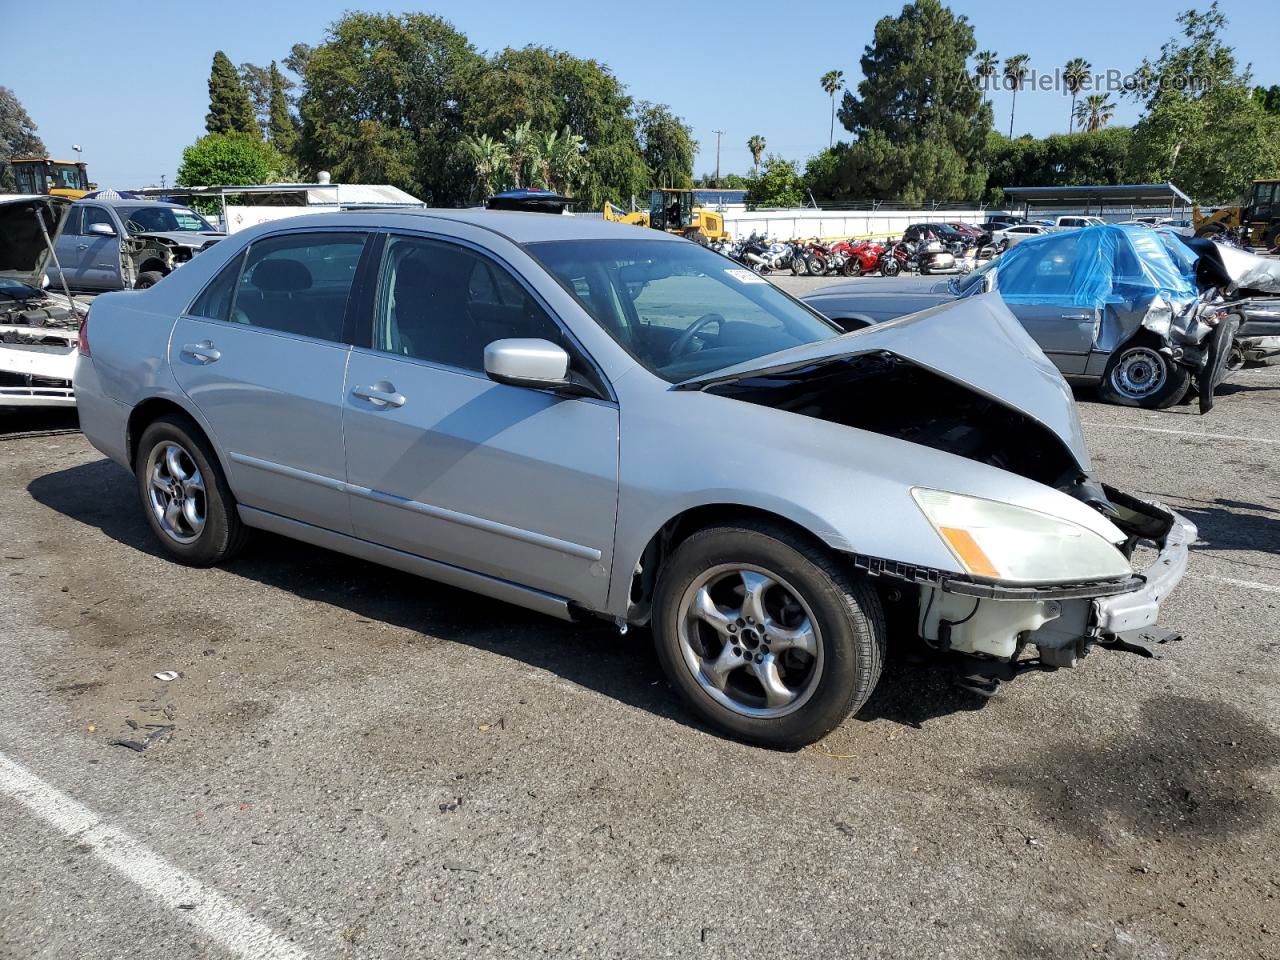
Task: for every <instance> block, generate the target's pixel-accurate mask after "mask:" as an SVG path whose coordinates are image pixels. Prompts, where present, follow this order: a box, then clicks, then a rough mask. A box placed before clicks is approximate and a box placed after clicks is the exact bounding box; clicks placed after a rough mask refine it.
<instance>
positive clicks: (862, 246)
mask: <svg viewBox="0 0 1280 960" xmlns="http://www.w3.org/2000/svg"><path fill="white" fill-rule="evenodd" d="M831 250H832V252H833V253H838V254H839V255H840V256H841V257H842V262H841V264H840V270H839V272H840V273H841V274H842V275H843V276H846V277H860V276H862V274H864V273H871V272H872V271H873V270H875V269H876V267H877V265H878V264H879V263H880V255H881V254H882V253H884V244H882V243H874V242H872V241H870V240H859V241H858V242H857V243H851V242H850V241H848V240H841V241H840V242H839V243H836V244H833V245H832V247H831Z"/></svg>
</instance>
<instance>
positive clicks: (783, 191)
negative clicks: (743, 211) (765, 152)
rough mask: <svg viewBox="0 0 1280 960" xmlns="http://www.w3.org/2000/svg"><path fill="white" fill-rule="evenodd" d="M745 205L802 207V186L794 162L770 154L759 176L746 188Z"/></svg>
mask: <svg viewBox="0 0 1280 960" xmlns="http://www.w3.org/2000/svg"><path fill="white" fill-rule="evenodd" d="M747 203H749V204H751V205H753V206H757V207H799V206H803V205H804V184H803V182H802V181H801V179H800V174H799V172H798V171H797V170H796V165H795V162H794V161H792V160H784V159H782V157H780V156H778V155H777V154H776V153H772V154H770V155H769V158H768V159H767V160H765V162H764V169H763V170H762V171H761V172H760V175H759V176H758V177H756V178H755V179H754V180H752V181H751V186H750V187H748V188H747Z"/></svg>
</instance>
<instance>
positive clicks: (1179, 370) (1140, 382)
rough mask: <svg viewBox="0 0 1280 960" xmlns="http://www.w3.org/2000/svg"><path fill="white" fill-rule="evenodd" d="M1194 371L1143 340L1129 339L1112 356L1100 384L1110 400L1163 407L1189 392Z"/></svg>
mask: <svg viewBox="0 0 1280 960" xmlns="http://www.w3.org/2000/svg"><path fill="white" fill-rule="evenodd" d="M1190 385H1191V371H1190V370H1188V369H1187V368H1186V367H1184V366H1182V365H1180V364H1177V363H1174V362H1173V360H1172V359H1170V358H1169V357H1168V356H1167V355H1165V354H1163V353H1161V352H1160V351H1158V350H1157V349H1156V348H1155V347H1153V346H1151V345H1150V344H1147V343H1144V342H1138V343H1134V342H1132V341H1130V342H1129V343H1126V344H1125V345H1124V346H1122V347H1121V348H1120V349H1119V350H1117V351H1116V352H1115V353H1113V354H1112V355H1111V359H1110V360H1109V361H1107V368H1106V370H1105V371H1104V372H1103V374H1102V382H1101V383H1100V384H1098V393H1099V394H1100V395H1101V397H1102V399H1103V400H1105V401H1106V402H1107V403H1114V404H1117V405H1118V406H1122V407H1143V408H1145V409H1147V410H1163V409H1165V408H1166V407H1171V406H1173V405H1174V404H1175V403H1177V402H1178V401H1179V400H1181V399H1182V398H1183V396H1185V395H1186V392H1187V388H1188V387H1189V386H1190Z"/></svg>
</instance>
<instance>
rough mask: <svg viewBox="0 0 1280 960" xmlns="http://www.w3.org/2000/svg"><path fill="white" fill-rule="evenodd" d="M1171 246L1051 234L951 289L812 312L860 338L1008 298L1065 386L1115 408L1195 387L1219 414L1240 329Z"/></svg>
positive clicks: (865, 298) (847, 300) (859, 298)
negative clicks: (871, 330) (873, 329)
mask: <svg viewBox="0 0 1280 960" xmlns="http://www.w3.org/2000/svg"><path fill="white" fill-rule="evenodd" d="M1167 240H1168V243H1167V244H1166V242H1165V241H1163V240H1162V239H1161V237H1160V235H1159V233H1157V232H1156V231H1154V230H1151V229H1150V228H1147V227H1143V226H1127V227H1126V226H1119V225H1115V224H1112V225H1108V226H1102V227H1089V228H1087V229H1083V230H1071V231H1066V232H1056V233H1050V234H1048V235H1046V236H1042V237H1037V238H1034V239H1029V240H1027V241H1026V243H1024V244H1022V245H1021V246H1019V247H1017V248H1015V249H1014V250H1011V251H1009V252H1008V253H1005V254H1003V255H1002V256H1001V257H999V258H998V259H996V260H992V261H990V262H989V263H987V264H986V265H984V266H982V267H980V268H979V269H977V270H975V271H973V272H972V273H970V274H968V275H966V276H963V277H958V278H956V279H954V280H952V281H951V282H950V283H938V284H934V285H932V286H930V287H929V288H927V289H918V290H913V291H904V292H902V293H895V292H894V291H886V290H884V289H882V288H881V289H877V290H865V291H864V289H862V288H856V287H852V286H848V285H844V286H832V287H826V288H823V289H820V290H817V291H814V293H812V294H810V295H808V296H806V297H805V302H806V303H808V304H809V305H810V306H812V307H814V308H815V309H817V310H819V311H821V312H822V313H823V314H824V315H826V316H828V317H830V318H832V319H834V320H836V322H837V323H840V324H841V325H842V326H844V327H846V328H849V327H855V326H857V327H860V326H866V325H870V324H876V323H882V322H885V321H887V320H891V319H893V318H895V317H900V316H903V315H905V314H909V313H914V312H916V311H918V310H923V309H927V308H929V307H932V306H936V305H938V304H942V303H948V302H950V301H952V300H955V299H958V298H965V297H971V296H978V295H981V294H984V293H991V292H993V291H994V292H998V293H999V295H1000V296H1001V297H1002V298H1003V300H1004V301H1005V303H1006V304H1007V306H1008V307H1009V309H1010V310H1012V311H1013V313H1014V315H1015V316H1017V318H1018V319H1019V320H1020V321H1021V323H1022V325H1023V326H1024V327H1025V328H1026V330H1027V332H1028V333H1029V334H1030V335H1031V336H1032V337H1033V338H1034V339H1035V341H1036V342H1037V343H1038V344H1039V345H1040V347H1041V349H1043V350H1044V352H1045V354H1046V355H1047V356H1048V357H1049V359H1050V360H1051V361H1053V363H1054V365H1055V366H1056V367H1057V368H1058V370H1059V371H1060V372H1061V373H1062V374H1063V375H1064V376H1065V377H1067V378H1068V379H1070V380H1073V381H1077V382H1080V383H1087V384H1091V385H1095V386H1097V387H1098V389H1099V392H1100V393H1101V395H1102V397H1103V398H1104V399H1106V400H1108V401H1109V402H1111V403H1117V404H1121V405H1126V406H1140V407H1152V408H1160V407H1168V406H1171V405H1172V404H1175V403H1177V402H1178V401H1179V400H1181V399H1182V398H1183V397H1184V396H1185V395H1186V394H1187V392H1188V390H1189V388H1190V387H1191V386H1192V383H1193V380H1194V381H1196V386H1197V390H1198V391H1199V393H1200V394H1201V404H1202V408H1204V409H1207V406H1208V405H1211V404H1212V397H1213V390H1214V389H1216V387H1217V386H1218V385H1219V384H1220V383H1221V381H1222V377H1223V375H1224V373H1225V369H1226V361H1227V359H1228V358H1229V357H1230V356H1231V353H1232V349H1233V339H1234V327H1233V322H1234V323H1238V322H1239V321H1238V318H1237V320H1236V321H1231V320H1230V319H1227V318H1226V316H1225V314H1224V313H1223V308H1222V307H1221V306H1220V305H1219V304H1218V303H1217V302H1216V301H1217V299H1220V298H1217V297H1216V294H1215V293H1214V289H1215V288H1216V287H1219V286H1220V285H1219V284H1216V283H1214V282H1211V281H1207V282H1200V283H1198V282H1197V279H1196V272H1195V266H1194V264H1195V256H1192V255H1191V252H1190V251H1188V250H1187V246H1186V244H1184V243H1183V242H1182V241H1181V239H1180V238H1174V237H1172V236H1169V237H1168V238H1167ZM1197 242H1199V241H1197ZM1206 242H1207V241H1206ZM1210 246H1215V245H1212V244H1210ZM1215 249H1216V247H1215ZM1180 251H1187V259H1183V258H1182V257H1181V255H1180ZM1231 253H1233V254H1234V253H1240V254H1241V255H1242V256H1246V257H1250V256H1252V255H1250V254H1245V253H1243V251H1231ZM1175 256H1177V257H1179V259H1178V260H1175V259H1174V258H1175ZM1253 259H1254V260H1258V259H1260V258H1257V257H1254V258H1253ZM1211 299H1212V301H1213V302H1210V301H1211ZM1220 314H1221V316H1220ZM1224 319H1226V322H1225V323H1220V320H1224ZM1202 375H1205V376H1207V377H1208V378H1209V379H1207V380H1205V379H1201V376H1202Z"/></svg>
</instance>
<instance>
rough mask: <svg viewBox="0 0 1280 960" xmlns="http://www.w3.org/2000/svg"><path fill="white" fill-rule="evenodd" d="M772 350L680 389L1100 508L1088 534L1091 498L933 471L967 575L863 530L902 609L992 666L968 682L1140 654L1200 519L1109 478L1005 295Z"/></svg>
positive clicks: (937, 512) (934, 507)
mask: <svg viewBox="0 0 1280 960" xmlns="http://www.w3.org/2000/svg"><path fill="white" fill-rule="evenodd" d="M942 314H945V320H944V318H943V317H942V316H941V315H942ZM935 319H937V320H938V321H942V322H934V320H935ZM973 344H981V347H980V348H975V347H974V346H972V345H973ZM770 360H772V361H773V362H771V363H769V361H770ZM765 361H766V362H767V363H768V365H766V366H759V367H756V368H746V367H745V365H744V367H741V368H730V369H728V370H724V371H718V372H716V373H713V374H709V375H707V376H705V377H703V378H700V379H698V380H695V381H690V382H687V383H685V384H681V388H682V389H699V390H703V391H706V392H710V393H714V394H718V395H721V396H726V397H731V398H734V399H737V400H741V401H744V402H747V403H756V404H762V405H765V406H769V407H773V408H776V409H780V410H785V411H788V412H791V413H795V414H798V415H801V416H806V417H814V418H817V419H820V420H824V421H827V422H831V423H837V424H841V425H844V426H848V427H851V428H855V429H857V430H861V431H867V432H870V433H874V434H880V435H882V436H888V437H893V438H896V439H899V440H903V441H906V442H908V443H911V444H916V445H919V446H922V447H928V448H931V449H934V450H939V451H943V452H945V453H948V454H952V455H954V456H957V457H962V458H964V459H966V460H971V461H974V462H977V463H980V464H983V465H985V466H988V467H992V468H995V469H997V470H1001V471H1005V472H1006V473H1009V474H1014V475H1016V476H1018V477H1021V478H1025V479H1026V480H1031V481H1034V482H1035V483H1036V484H1042V485H1044V486H1045V487H1049V488H1052V489H1053V490H1055V491H1057V492H1058V493H1059V494H1061V495H1064V496H1065V497H1069V498H1071V500H1073V501H1075V502H1077V503H1083V504H1085V505H1087V507H1088V508H1090V510H1091V511H1092V514H1089V513H1088V512H1087V511H1086V512H1085V514H1084V516H1086V517H1088V516H1093V517H1094V519H1093V520H1092V521H1090V522H1089V525H1088V526H1087V527H1086V526H1084V525H1081V524H1080V523H1079V522H1077V520H1078V518H1079V516H1080V514H1079V513H1078V508H1076V512H1074V513H1073V511H1068V510H1066V509H1065V506H1066V505H1065V504H1064V505H1063V507H1064V509H1061V510H1059V513H1058V515H1054V514H1051V513H1048V512H1046V511H1045V510H1044V505H1045V502H1046V501H1043V500H1041V501H1038V502H1036V503H1028V502H1026V501H1025V500H1023V501H1020V500H1019V498H1018V497H1017V496H1016V495H1013V494H1011V499H1010V500H1009V501H1008V502H1001V501H997V500H991V499H987V498H985V497H978V496H974V495H966V494H965V493H963V492H954V491H950V490H948V489H947V484H946V482H945V480H944V481H939V479H938V478H936V477H934V478H932V479H931V480H930V481H929V482H928V483H925V482H923V481H921V482H920V484H919V485H917V486H913V487H912V489H911V496H912V498H913V499H914V501H915V504H916V506H917V507H918V509H919V510H920V511H921V512H922V513H923V514H924V516H925V517H926V518H927V520H928V522H929V524H930V525H931V526H932V528H933V531H934V532H935V533H936V534H937V536H938V538H939V539H940V540H941V541H942V542H943V543H944V544H945V545H946V547H947V550H948V551H949V552H950V554H951V555H952V557H953V558H954V560H955V565H954V568H953V569H943V568H942V567H925V566H920V565H918V564H911V563H903V562H900V561H898V560H896V559H894V558H892V557H885V556H875V555H867V554H863V553H859V552H857V550H856V547H857V538H856V534H854V535H851V536H850V541H851V543H852V545H853V547H854V550H853V551H851V562H852V565H853V566H854V567H855V568H856V569H858V570H860V571H862V572H863V573H864V574H866V575H869V576H871V577H873V578H876V579H877V581H878V582H880V583H881V584H883V585H885V590H884V592H885V593H887V594H892V595H893V596H895V597H897V598H899V606H901V605H902V603H904V602H905V604H906V605H907V607H908V608H909V617H910V619H912V620H913V621H914V631H915V633H916V634H918V636H919V637H921V638H922V639H923V640H924V642H925V643H926V644H928V645H929V646H931V647H933V648H934V649H936V650H939V651H944V652H950V653H956V654H962V655H964V657H965V658H966V659H965V663H966V664H967V667H966V670H967V671H968V673H969V674H975V673H976V675H978V677H979V679H978V680H973V682H971V683H969V684H968V685H969V686H971V687H972V688H974V689H978V690H979V692H983V691H984V690H987V689H988V688H990V689H993V688H994V685H995V684H996V683H997V682H998V681H999V680H1001V679H1008V678H1009V677H1011V676H1012V675H1013V674H1014V673H1016V672H1018V671H1019V670H1022V669H1027V668H1032V667H1034V668H1037V669H1043V668H1057V667H1069V666H1074V665H1075V663H1076V662H1077V661H1078V659H1079V658H1080V657H1082V656H1083V655H1084V654H1085V652H1086V651H1087V649H1088V648H1089V647H1090V645H1092V644H1103V645H1112V646H1118V647H1120V648H1126V649H1127V648H1130V647H1131V646H1132V643H1131V640H1130V638H1129V635H1130V634H1131V632H1132V631H1135V630H1141V629H1145V628H1150V627H1152V626H1153V625H1154V624H1155V622H1156V618H1157V615H1158V613H1159V607H1160V602H1161V601H1162V600H1163V598H1164V597H1165V596H1166V595H1167V594H1168V592H1169V591H1170V590H1171V589H1172V588H1173V587H1174V585H1176V584H1177V582H1178V581H1179V579H1180V578H1181V577H1182V574H1183V571H1184V570H1185V568H1186V563H1187V552H1188V546H1189V545H1190V543H1191V542H1193V541H1194V539H1195V537H1196V531H1195V528H1194V526H1192V525H1191V524H1190V523H1188V522H1187V521H1186V520H1185V519H1183V518H1182V517H1180V516H1179V515H1177V514H1175V513H1174V512H1173V511H1171V510H1169V509H1167V508H1165V507H1163V506H1161V505H1159V504H1154V503H1147V502H1145V501H1142V500H1140V499H1138V498H1136V497H1132V496H1129V495H1127V494H1125V493H1123V492H1121V491H1119V490H1116V489H1114V488H1111V487H1107V486H1105V485H1103V484H1101V483H1099V482H1098V481H1097V479H1096V478H1094V477H1093V475H1092V472H1091V467H1090V463H1089V458H1088V452H1087V449H1086V447H1085V445H1084V440H1083V436H1082V434H1081V431H1080V425H1079V419H1078V416H1077V414H1076V409H1075V405H1074V402H1073V400H1072V397H1071V394H1070V391H1069V389H1068V388H1067V386H1066V384H1065V382H1064V381H1063V380H1062V378H1061V376H1060V375H1059V374H1058V372H1057V371H1056V369H1055V368H1054V367H1053V366H1052V365H1051V364H1050V363H1049V362H1048V361H1047V360H1046V359H1045V357H1044V355H1043V354H1042V353H1041V352H1040V351H1039V349H1038V348H1037V347H1036V345H1035V344H1034V342H1033V341H1031V340H1030V338H1029V337H1028V336H1027V334H1026V333H1025V331H1024V330H1023V329H1022V327H1021V326H1020V324H1019V323H1018V322H1017V320H1016V319H1015V318H1014V317H1013V316H1012V314H1010V313H1009V311H1008V309H1007V308H1006V307H1005V306H1004V304H1003V302H1002V301H1001V300H1000V299H999V298H998V297H997V296H994V295H988V296H981V297H973V298H967V299H963V300H959V301H955V302H953V303H950V304H945V305H942V306H940V307H936V308H934V309H931V310H928V311H924V312H922V313H919V314H913V315H910V316H907V317H903V318H901V319H899V320H896V321H891V322H889V323H886V324H882V325H878V326H876V327H873V328H869V329H867V330H863V331H859V332H857V333H852V334H846V335H845V336H843V337H840V338H837V340H835V341H829V342H826V343H820V344H815V345H812V346H810V347H806V348H801V349H799V350H793V351H788V352H787V353H786V354H783V355H776V356H775V357H773V358H765ZM1049 496H1050V498H1052V497H1053V495H1052V494H1050V495H1049ZM1048 502H1051V503H1052V502H1054V501H1052V499H1050V501H1048ZM1058 502H1060V501H1058ZM1068 514H1073V516H1074V519H1073V518H1069V517H1068ZM1151 554H1154V559H1150V556H1149V555H1151ZM1148 559H1150V562H1144V561H1146V560H1148ZM1029 648H1033V649H1034V650H1035V652H1036V656H1035V657H1034V658H1031V657H1028V656H1027V655H1026V654H1027V651H1028V649H1029ZM971 680H972V677H971Z"/></svg>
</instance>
